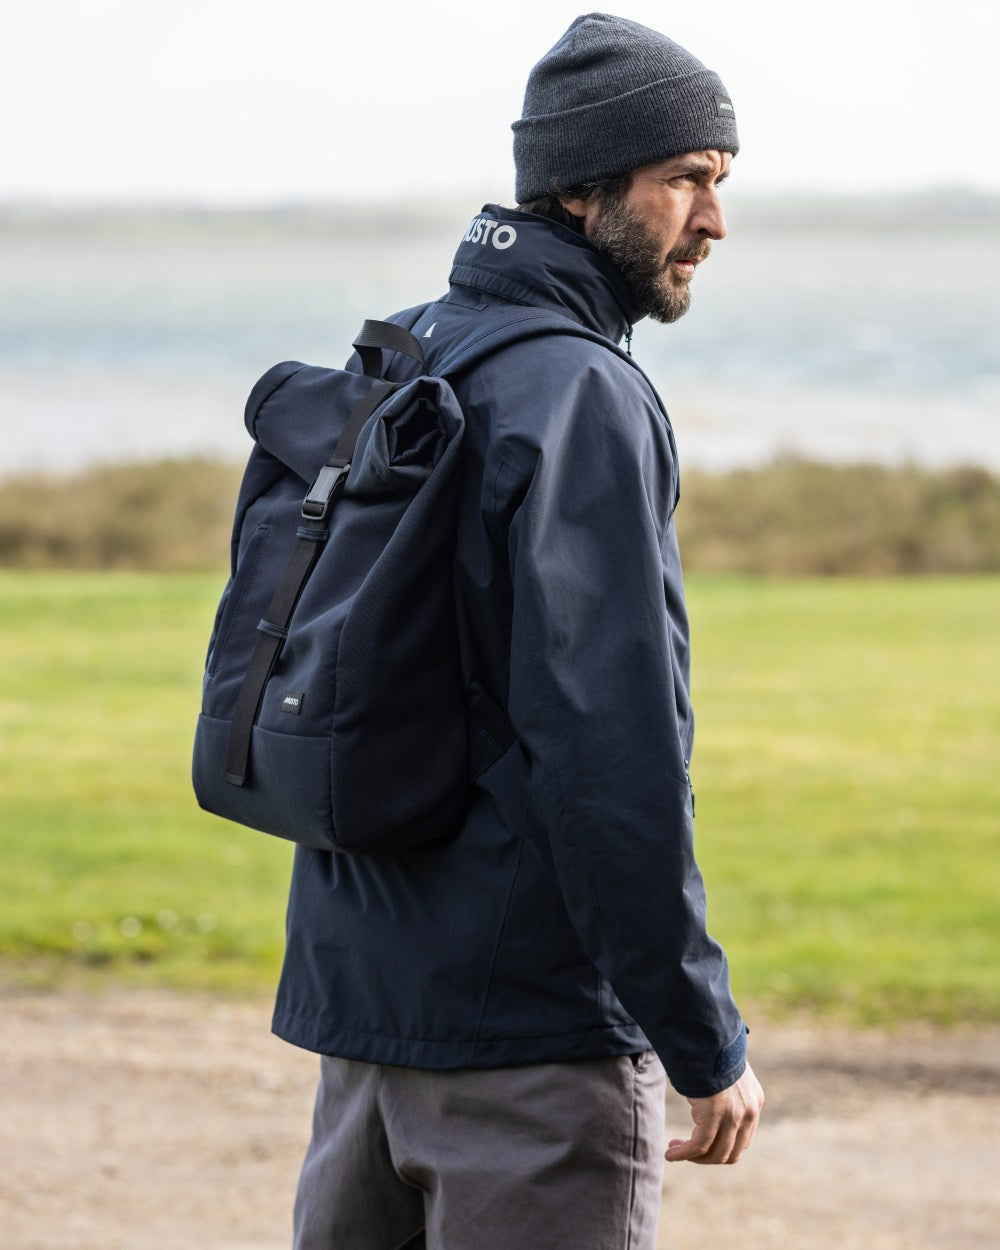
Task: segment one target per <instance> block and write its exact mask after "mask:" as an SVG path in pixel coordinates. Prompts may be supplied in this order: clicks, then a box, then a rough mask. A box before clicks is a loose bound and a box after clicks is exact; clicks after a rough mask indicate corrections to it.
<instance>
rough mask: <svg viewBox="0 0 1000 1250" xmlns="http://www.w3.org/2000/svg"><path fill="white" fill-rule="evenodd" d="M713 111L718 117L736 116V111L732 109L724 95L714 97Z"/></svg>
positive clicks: (730, 101)
mask: <svg viewBox="0 0 1000 1250" xmlns="http://www.w3.org/2000/svg"><path fill="white" fill-rule="evenodd" d="M715 111H716V112H717V113H718V114H719V116H720V117H735V116H736V110H735V109H734V108H733V102H732V100H730V99H728V98H727V97H726V96H724V95H717V96H716V97H715Z"/></svg>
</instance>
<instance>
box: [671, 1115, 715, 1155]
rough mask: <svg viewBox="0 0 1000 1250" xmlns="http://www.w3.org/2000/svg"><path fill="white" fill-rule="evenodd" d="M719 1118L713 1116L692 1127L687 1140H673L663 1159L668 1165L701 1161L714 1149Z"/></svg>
mask: <svg viewBox="0 0 1000 1250" xmlns="http://www.w3.org/2000/svg"><path fill="white" fill-rule="evenodd" d="M719 1127H720V1118H719V1117H717V1116H713V1117H712V1118H711V1119H709V1120H702V1121H700V1122H699V1123H698V1124H696V1125H695V1127H694V1132H692V1134H691V1136H690V1137H688V1138H674V1139H673V1140H672V1141H671V1143H670V1146H669V1148H668V1150H667V1152H666V1155H665V1158H666V1159H667V1161H668V1162H670V1163H680V1162H683V1161H684V1160H691V1161H692V1162H695V1163H700V1162H702V1161H703V1159H704V1157H705V1156H706V1155H708V1154H709V1153H710V1152H711V1151H712V1150H713V1149H714V1147H715V1143H716V1139H717V1137H718V1134H719Z"/></svg>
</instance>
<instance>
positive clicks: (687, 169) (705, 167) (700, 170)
mask: <svg viewBox="0 0 1000 1250" xmlns="http://www.w3.org/2000/svg"><path fill="white" fill-rule="evenodd" d="M712 169H713V166H711V165H709V164H708V163H707V162H705V161H690V162H689V163H688V164H687V165H682V166H681V167H680V168H679V169H677V170H675V171H673V172H672V173H671V174H670V177H671V178H683V177H684V176H685V174H698V175H700V176H701V177H703V178H707V177H710V176H711V173H712ZM728 177H729V170H728V169H727V170H724V171H723V172H722V173H721V174H719V176H718V178H716V179H714V181H715V185H716V186H718V185H719V183H720V182H725V180H726V179H727V178H728Z"/></svg>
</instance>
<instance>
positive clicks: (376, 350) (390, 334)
mask: <svg viewBox="0 0 1000 1250" xmlns="http://www.w3.org/2000/svg"><path fill="white" fill-rule="evenodd" d="M352 346H353V347H354V348H355V350H356V351H357V353H358V355H359V356H360V357H361V365H362V368H363V369H364V371H365V373H366V374H367V376H368V377H370V378H380V377H381V376H382V354H381V350H380V349H381V348H383V347H384V348H387V349H388V350H389V351H391V352H403V353H404V354H405V355H407V356H412V357H413V359H414V360H415V361H416V362H417V364H418V365H419V366H420V368H421V370H422V371H423V372H426V371H427V364H426V362H425V361H424V353H423V349H422V348H421V346H420V340H419V339H417V338H415V337H414V336H413V335H412V334H411V333H410V332H409V330H405V329H404V328H403V327H402V326H398V325H395V324H394V323H393V322H391V321H371V320H370V319H368V318H366V319H365V323H364V325H363V326H362V327H361V329H360V331H359V332H358V336H357V338H356V339H355V340H354V343H353V344H352Z"/></svg>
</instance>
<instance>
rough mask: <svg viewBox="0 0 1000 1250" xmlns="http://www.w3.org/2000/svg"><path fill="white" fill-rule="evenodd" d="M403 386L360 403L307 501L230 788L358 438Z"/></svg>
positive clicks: (229, 765) (263, 637)
mask: <svg viewBox="0 0 1000 1250" xmlns="http://www.w3.org/2000/svg"><path fill="white" fill-rule="evenodd" d="M366 324H368V323H367V322H366ZM375 324H379V323H375ZM411 337H412V336H411ZM399 385H400V383H398V382H379V383H377V384H376V385H375V386H373V387H372V388H371V390H370V391H369V392H368V394H367V395H365V396H364V398H363V399H360V400H359V401H358V402H357V403H356V404H355V405H354V407H353V408H352V409H351V415H350V416H349V417H348V418H347V423H346V424H345V426H344V428H343V430H342V431H341V435H340V437H339V438H338V439H337V445H336V447H335V448H334V449H333V455H332V456H331V457H330V459H329V460H328V461H327V462H326V464H325V465H324V466H323V467H322V469H320V471H319V475H318V476H317V478H316V481H315V482H313V484H312V486H311V487H310V488H309V493H308V494H307V495H306V497H305V499H304V500H303V503H302V519H303V524H302V525H301V526H300V527H299V531H298V541H297V542H296V544H295V547H294V548H293V550H292V554H291V556H290V557H289V560H288V563H287V564H286V565H285V571H284V573H282V575H281V581H280V582H279V583H278V588H277V590H276V591H275V592H274V595H273V596H272V598H271V602H270V603H269V604H268V607H267V616H266V617H265V618H264V619H263V620H262V621H261V622H260V623H259V624H258V626H257V640H256V642H255V643H254V649H253V655H252V656H251V657H250V663H249V665H248V666H247V671H246V673H245V674H244V677H243V684H242V685H241V686H240V693H239V695H238V696H237V699H236V707H235V709H234V711H233V723H232V727H231V728H230V731H229V751H228V754H227V757H226V780H227V781H228V782H229V783H230V785H234V786H242V785H245V784H246V779H247V772H248V770H249V767H250V743H251V740H252V738H253V727H254V725H255V724H256V723H257V717H258V716H259V715H260V705H261V703H262V702H263V699H264V688H265V686H266V685H267V683H268V680H269V679H270V676H271V674H272V673H273V672H274V666H275V664H276V663H277V661H278V656H279V655H280V654H281V648H282V647H283V646H284V644H285V639H286V638H287V637H288V625H289V622H290V621H291V619H292V613H293V612H294V611H295V605H296V604H297V603H298V601H299V596H300V595H301V594H302V590H303V588H304V586H305V584H306V582H307V581H308V580H309V574H310V573H311V572H312V571H313V568H314V567H315V564H316V561H317V560H318V559H319V553H320V552H321V551H322V549H323V545H324V544H325V542H326V540H327V538H328V537H329V530H328V528H327V525H326V521H327V517H328V515H329V513H330V509H331V508H332V507H333V505H334V504H335V503H336V502H337V500H338V499H339V498H340V496H341V495H342V494H343V491H344V485H345V483H346V481H347V475H348V473H349V472H350V469H351V457H352V456H353V455H354V448H355V445H356V444H357V441H358V435H359V434H360V433H361V430H362V428H363V427H364V424H365V422H366V421H367V420H368V418H369V417H370V416H371V415H372V413H373V412H374V411H375V409H376V408H377V407H378V406H379V404H380V403H382V401H383V400H384V399H386V398H387V396H389V395H390V394H391V393H392V392H393V391H394V390H396V389H397V387H398V386H399Z"/></svg>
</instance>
